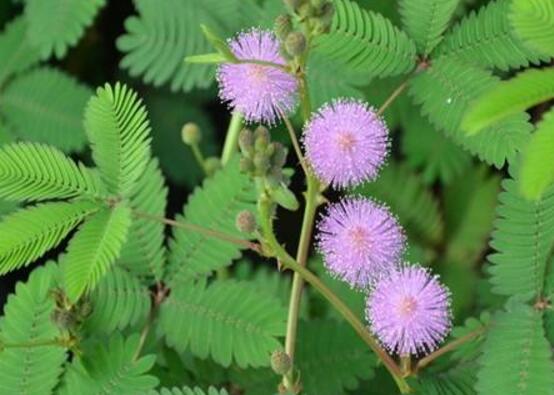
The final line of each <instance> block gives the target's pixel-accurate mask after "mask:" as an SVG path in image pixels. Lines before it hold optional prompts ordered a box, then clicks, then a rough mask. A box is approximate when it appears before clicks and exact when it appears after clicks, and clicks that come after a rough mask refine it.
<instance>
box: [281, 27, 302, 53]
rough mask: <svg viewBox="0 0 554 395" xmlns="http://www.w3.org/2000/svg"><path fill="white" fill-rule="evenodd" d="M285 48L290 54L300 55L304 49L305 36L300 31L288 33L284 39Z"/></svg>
mask: <svg viewBox="0 0 554 395" xmlns="http://www.w3.org/2000/svg"><path fill="white" fill-rule="evenodd" d="M285 48H286V50H287V52H288V53H289V54H290V55H292V56H300V55H302V54H303V53H304V51H305V50H306V37H305V36H304V34H302V33H300V32H292V33H290V34H289V35H288V36H287V38H286V40H285Z"/></svg>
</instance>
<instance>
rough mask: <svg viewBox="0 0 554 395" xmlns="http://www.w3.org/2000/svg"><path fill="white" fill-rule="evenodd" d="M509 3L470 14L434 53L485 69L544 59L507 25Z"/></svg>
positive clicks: (504, 0) (499, 0)
mask: <svg viewBox="0 0 554 395" xmlns="http://www.w3.org/2000/svg"><path fill="white" fill-rule="evenodd" d="M510 4H511V0H495V1H492V2H491V3H489V4H487V5H486V6H483V7H482V8H480V9H479V11H478V12H471V13H470V14H469V16H467V17H466V18H464V19H463V20H462V21H461V22H460V23H459V24H458V25H456V26H455V27H454V28H453V29H452V31H451V32H450V33H449V34H448V35H447V36H446V37H445V38H444V41H443V42H442V43H441V45H440V46H439V47H438V48H437V50H436V52H437V54H438V55H439V56H440V57H447V58H457V59H460V60H464V61H466V62H468V63H471V64H475V65H478V66H483V67H487V68H497V69H500V70H504V71H506V70H509V69H511V68H519V67H522V66H529V64H530V63H532V64H538V63H540V61H543V60H547V59H548V57H546V56H544V55H543V54H540V53H538V52H536V51H533V50H531V49H530V48H528V47H527V46H526V45H525V44H524V43H523V42H522V40H521V39H520V38H519V37H518V36H517V35H516V34H515V32H514V31H513V29H512V27H511V26H510V21H509V11H510Z"/></svg>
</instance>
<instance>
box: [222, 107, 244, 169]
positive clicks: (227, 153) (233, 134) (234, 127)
mask: <svg viewBox="0 0 554 395" xmlns="http://www.w3.org/2000/svg"><path fill="white" fill-rule="evenodd" d="M243 119H244V117H243V115H242V114H241V113H240V112H238V111H235V112H233V116H232V117H231V122H229V128H228V129H227V135H226V136H225V143H224V144H223V152H222V153H221V165H222V166H225V165H226V164H227V163H228V162H229V160H231V158H232V157H233V155H234V154H235V153H236V152H237V147H238V141H239V134H240V131H241V130H242V121H243Z"/></svg>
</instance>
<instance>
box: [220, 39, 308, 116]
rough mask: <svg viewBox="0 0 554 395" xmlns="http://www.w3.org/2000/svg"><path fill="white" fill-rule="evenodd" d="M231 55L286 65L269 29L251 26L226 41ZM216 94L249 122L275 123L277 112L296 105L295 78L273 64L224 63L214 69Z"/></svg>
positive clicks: (285, 111)
mask: <svg viewBox="0 0 554 395" xmlns="http://www.w3.org/2000/svg"><path fill="white" fill-rule="evenodd" d="M229 47H230V48H231V51H232V52H233V54H234V55H235V56H236V57H237V58H238V59H242V60H247V59H250V60H262V61H266V62H272V63H277V64H280V65H286V62H285V59H283V57H282V56H281V55H280V53H279V41H278V40H277V38H276V37H275V35H274V34H273V33H272V32H270V31H265V30H260V29H253V30H250V31H248V32H245V33H241V34H239V35H238V37H237V38H235V39H233V40H230V41H229ZM217 80H218V82H219V96H220V97H221V99H222V100H224V101H226V102H229V104H230V105H231V107H233V108H234V109H235V110H237V111H240V112H241V113H243V114H244V116H245V118H246V120H248V121H252V122H267V123H270V124H272V123H274V122H275V121H276V120H277V119H279V118H280V112H283V113H285V114H286V113H290V112H291V111H292V110H294V108H295V106H296V92H297V88H298V84H297V81H296V78H295V77H294V76H293V75H291V74H289V73H287V72H285V71H284V70H281V69H279V68H277V67H273V66H263V65H259V64H252V63H242V64H232V63H224V64H222V65H221V66H220V67H219V69H218V71H217Z"/></svg>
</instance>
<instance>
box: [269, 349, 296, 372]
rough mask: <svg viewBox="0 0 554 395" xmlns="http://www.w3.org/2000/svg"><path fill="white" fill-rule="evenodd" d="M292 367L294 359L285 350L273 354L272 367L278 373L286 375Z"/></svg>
mask: <svg viewBox="0 0 554 395" xmlns="http://www.w3.org/2000/svg"><path fill="white" fill-rule="evenodd" d="M291 368H292V361H291V360H290V357H289V356H288V354H287V353H286V352H284V351H281V350H277V351H273V354H271V369H273V371H274V372H275V373H277V374H278V375H284V374H287V373H288V372H289V370H290V369H291Z"/></svg>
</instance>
